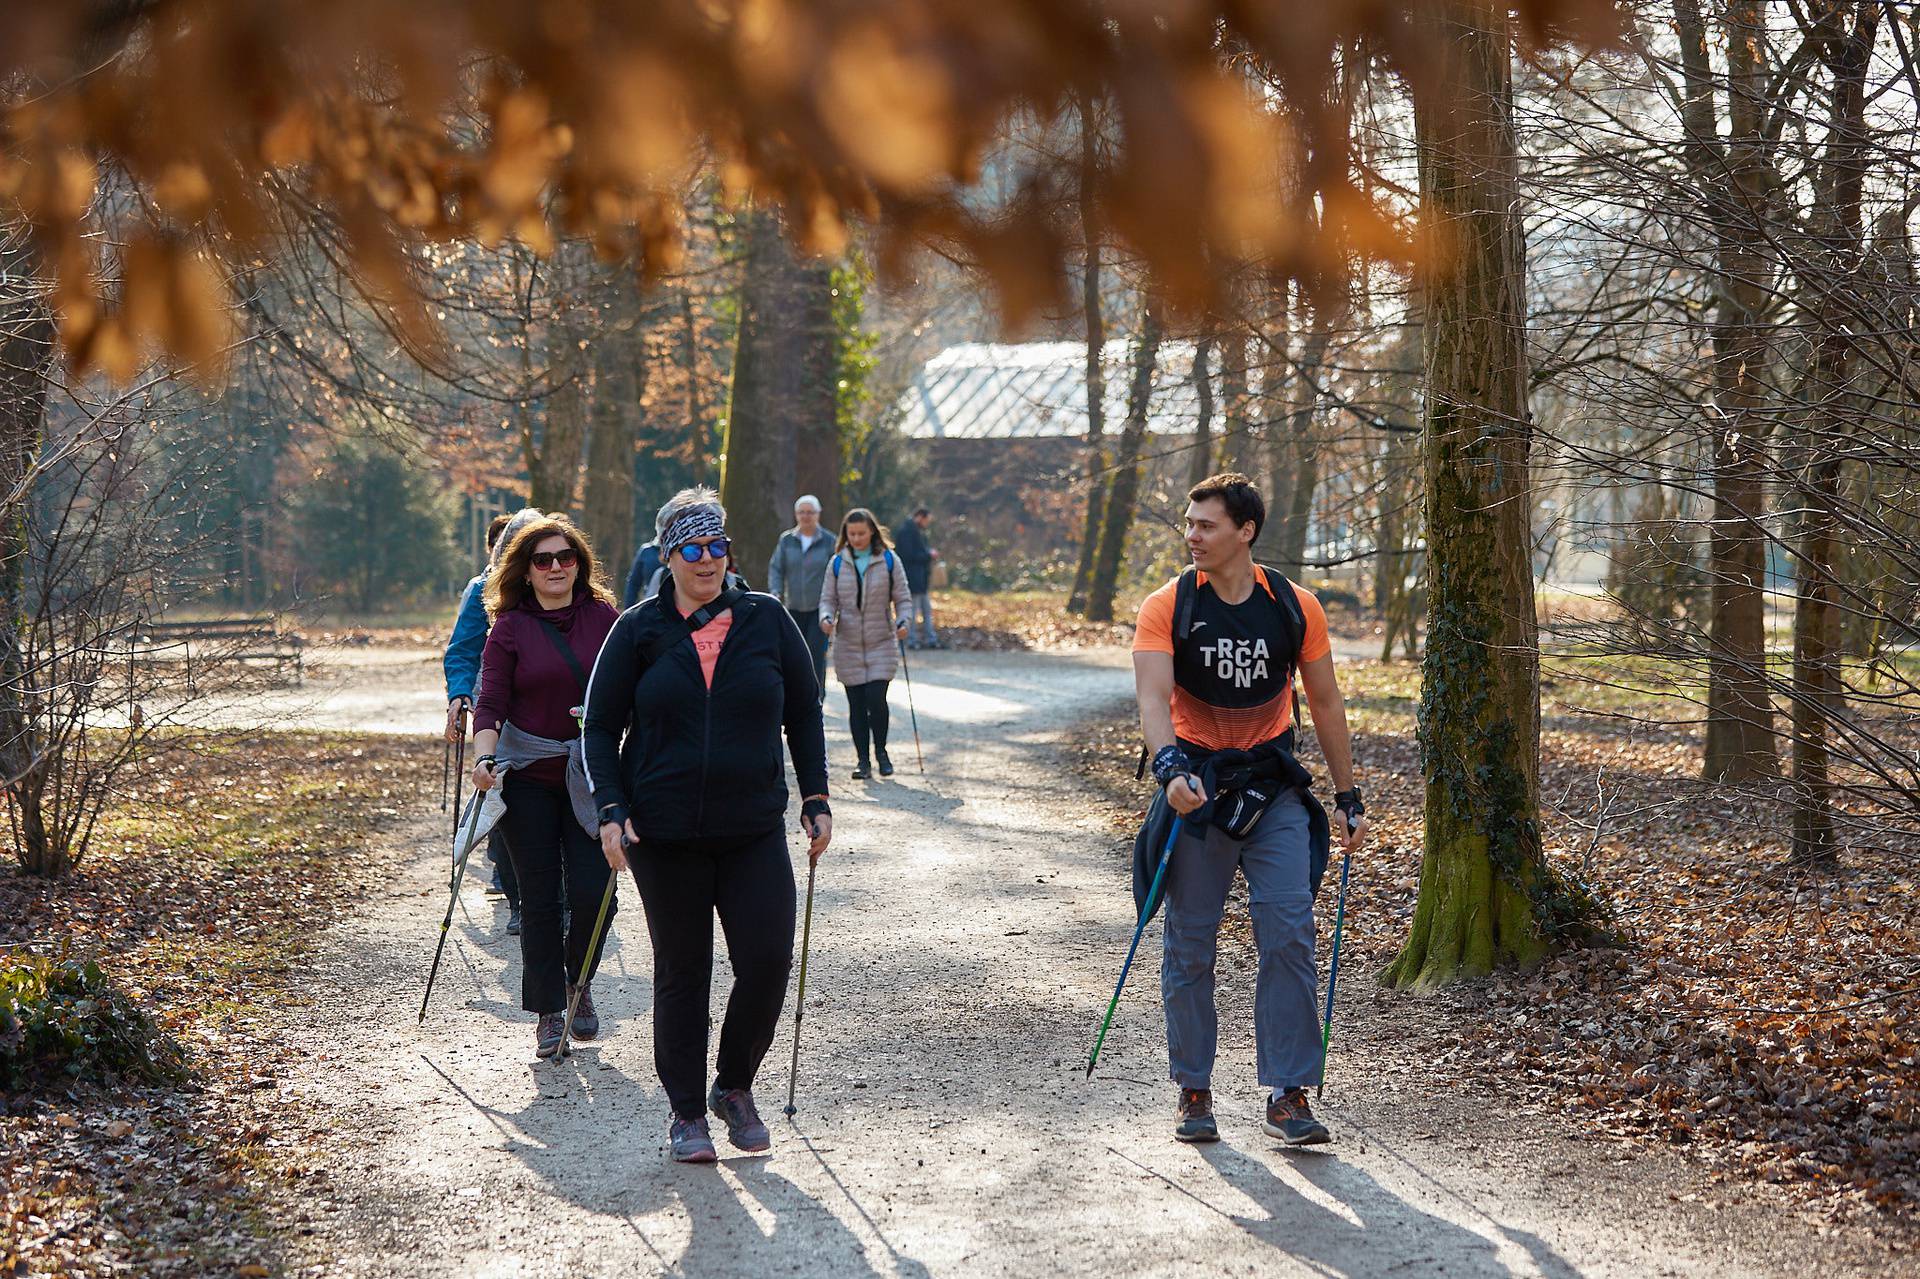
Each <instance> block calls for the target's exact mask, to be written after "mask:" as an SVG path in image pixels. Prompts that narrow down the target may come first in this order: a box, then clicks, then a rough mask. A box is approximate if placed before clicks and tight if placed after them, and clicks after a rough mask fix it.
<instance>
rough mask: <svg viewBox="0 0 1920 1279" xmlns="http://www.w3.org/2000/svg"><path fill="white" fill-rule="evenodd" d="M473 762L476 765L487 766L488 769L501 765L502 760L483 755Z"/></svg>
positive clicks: (494, 756) (497, 757) (493, 756)
mask: <svg viewBox="0 0 1920 1279" xmlns="http://www.w3.org/2000/svg"><path fill="white" fill-rule="evenodd" d="M473 762H474V763H476V764H485V765H486V766H487V767H488V768H492V767H493V766H494V765H495V764H497V763H499V762H500V760H499V756H497V755H482V756H481V757H480V758H479V759H476V760H474V761H473Z"/></svg>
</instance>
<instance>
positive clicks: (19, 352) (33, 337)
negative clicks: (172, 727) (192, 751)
mask: <svg viewBox="0 0 1920 1279" xmlns="http://www.w3.org/2000/svg"><path fill="white" fill-rule="evenodd" d="M39 267H40V262H39V256H38V254H37V253H36V252H35V251H34V250H33V248H32V246H31V242H30V241H28V240H27V239H26V237H25V234H24V229H22V228H15V227H0V775H3V776H0V780H5V781H11V782H13V783H14V784H13V789H12V792H11V796H10V798H11V800H12V808H13V815H14V820H15V823H16V834H17V836H18V839H19V847H18V849H17V850H16V851H17V854H18V856H19V859H20V866H21V868H22V869H23V870H25V871H27V872H28V873H29V874H34V875H48V876H59V875H64V874H65V873H66V872H67V871H68V870H69V869H70V868H71V867H72V864H73V863H72V861H71V859H70V856H69V850H68V849H66V848H65V847H62V846H61V845H60V842H59V841H58V840H57V839H55V838H54V836H53V833H52V832H51V831H50V830H49V829H48V827H47V824H46V821H45V814H44V813H43V811H42V805H41V801H42V795H43V793H44V790H45V786H46V772H45V770H46V761H45V759H44V757H43V756H42V755H41V753H40V748H39V742H38V740H37V737H38V735H37V734H36V732H35V728H34V716H33V712H32V707H31V705H30V693H29V690H28V687H27V684H28V681H29V679H30V678H31V677H30V676H29V674H28V672H27V670H26V666H25V663H24V662H23V660H22V657H21V643H20V632H19V629H18V627H19V619H20V618H21V617H22V616H23V615H25V614H27V613H28V612H29V611H30V607H29V605H28V603H27V601H26V590H27V550H28V548H27V514H28V511H29V510H30V508H31V506H32V484H31V478H32V474H33V466H34V462H35V461H36V459H38V457H39V455H40V441H41V435H42V433H43V431H44V430H45V427H46V414H47V377H48V374H49V373H50V372H51V371H52V368H53V357H54V324H53V312H52V311H51V310H50V309H49V308H48V306H47V304H46V300H45V298H44V297H43V296H42V295H41V291H40V281H39V275H40V270H39Z"/></svg>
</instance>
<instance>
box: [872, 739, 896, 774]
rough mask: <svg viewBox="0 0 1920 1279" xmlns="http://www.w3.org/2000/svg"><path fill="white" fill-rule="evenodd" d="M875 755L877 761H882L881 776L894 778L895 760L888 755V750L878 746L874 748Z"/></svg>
mask: <svg viewBox="0 0 1920 1279" xmlns="http://www.w3.org/2000/svg"><path fill="white" fill-rule="evenodd" d="M873 755H874V758H875V759H877V760H879V761H880V776H882V777H892V776H893V759H892V757H891V756H889V755H888V754H887V748H886V747H884V746H876V747H874V748H873Z"/></svg>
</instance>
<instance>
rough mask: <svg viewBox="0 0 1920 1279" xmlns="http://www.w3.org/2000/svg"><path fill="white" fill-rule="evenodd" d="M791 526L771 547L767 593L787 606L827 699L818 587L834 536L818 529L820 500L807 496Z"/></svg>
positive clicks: (824, 638)
mask: <svg viewBox="0 0 1920 1279" xmlns="http://www.w3.org/2000/svg"><path fill="white" fill-rule="evenodd" d="M793 521H794V526H793V527H792V528H790V529H788V530H787V531H786V532H784V533H782V534H781V535H780V540H779V541H778V542H776V543H774V547H773V558H772V559H770V560H768V561H767V593H768V594H769V595H776V596H778V597H779V598H780V602H781V603H782V604H785V605H786V606H787V612H788V613H790V614H792V616H793V621H794V624H795V625H796V626H798V627H799V628H800V634H801V636H802V637H804V638H805V639H806V641H807V651H808V652H809V653H811V654H813V673H814V676H815V677H816V678H817V679H818V680H819V681H820V696H821V697H822V698H823V699H824V698H825V697H826V695H827V633H826V632H825V631H823V630H821V629H820V587H821V584H822V583H823V582H825V581H826V576H827V563H828V562H829V561H830V560H832V558H833V536H832V534H830V533H828V532H827V531H826V530H825V529H824V528H821V527H820V499H819V498H817V497H815V496H813V494H811V493H809V494H807V495H805V496H804V497H801V498H800V499H799V500H798V501H796V502H794V504H793Z"/></svg>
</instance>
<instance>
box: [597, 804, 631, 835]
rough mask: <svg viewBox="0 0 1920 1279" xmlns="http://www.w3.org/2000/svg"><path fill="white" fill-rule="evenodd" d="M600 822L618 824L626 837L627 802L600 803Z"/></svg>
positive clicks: (602, 823) (604, 824)
mask: <svg viewBox="0 0 1920 1279" xmlns="http://www.w3.org/2000/svg"><path fill="white" fill-rule="evenodd" d="M600 824H601V825H602V826H607V825H613V826H618V827H619V828H620V831H621V835H622V837H623V838H624V837H625V834H626V829H627V806H626V805H625V804H602V805H600Z"/></svg>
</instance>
